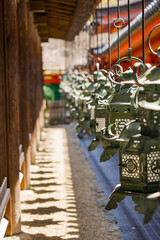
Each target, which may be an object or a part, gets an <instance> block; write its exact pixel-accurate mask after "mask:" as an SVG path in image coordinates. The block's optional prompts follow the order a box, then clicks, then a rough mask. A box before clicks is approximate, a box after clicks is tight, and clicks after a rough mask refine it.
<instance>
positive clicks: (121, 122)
mask: <svg viewBox="0 0 160 240" xmlns="http://www.w3.org/2000/svg"><path fill="white" fill-rule="evenodd" d="M130 121H131V120H130V119H126V118H122V119H115V131H116V134H117V135H119V134H120V133H121V131H122V130H123V128H124V126H125V125H126V124H127V123H128V122H130Z"/></svg>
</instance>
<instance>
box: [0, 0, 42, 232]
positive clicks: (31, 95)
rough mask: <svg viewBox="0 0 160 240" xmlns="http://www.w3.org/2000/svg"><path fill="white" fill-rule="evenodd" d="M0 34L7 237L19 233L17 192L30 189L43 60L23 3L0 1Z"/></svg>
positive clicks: (1, 172) (0, 162)
mask: <svg viewBox="0 0 160 240" xmlns="http://www.w3.org/2000/svg"><path fill="white" fill-rule="evenodd" d="M0 29H1V32H0V197H1V198H3V193H1V186H2V182H3V180H4V178H5V177H7V188H8V189H10V197H11V198H10V199H11V201H10V208H9V211H10V214H8V213H7V215H6V216H7V217H8V220H9V225H8V226H9V229H8V230H7V233H8V234H10V235H11V234H14V233H18V232H20V230H21V203H20V190H21V189H27V188H29V185H30V164H31V162H34V156H35V150H36V148H37V147H38V141H39V139H40V131H41V129H42V127H43V110H44V109H43V91H42V87H43V78H42V59H41V45H40V43H41V42H40V37H39V35H38V32H37V30H36V27H35V25H34V22H33V16H32V13H30V11H29V6H28V0H19V1H17V0H5V1H3V0H0ZM20 172H21V173H22V174H23V180H22V182H20V178H19V173H20ZM3 192H4V191H3ZM1 198H0V211H1ZM6 205H7V203H6ZM7 209H8V208H7ZM0 221H1V219H0Z"/></svg>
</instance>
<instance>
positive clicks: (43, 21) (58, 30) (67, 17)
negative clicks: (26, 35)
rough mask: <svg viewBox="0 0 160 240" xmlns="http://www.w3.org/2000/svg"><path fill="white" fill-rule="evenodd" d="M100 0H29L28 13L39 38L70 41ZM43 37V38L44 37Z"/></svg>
mask: <svg viewBox="0 0 160 240" xmlns="http://www.w3.org/2000/svg"><path fill="white" fill-rule="evenodd" d="M98 2H100V0H98V1H97V0H93V1H90V3H88V1H86V0H30V1H29V6H30V11H31V12H32V13H33V14H34V23H35V25H36V27H37V30H38V32H39V35H40V38H41V40H42V36H43V41H45V40H46V39H47V37H48V38H60V39H64V40H67V41H72V40H73V39H74V37H75V36H76V35H77V34H78V33H79V32H80V31H81V30H82V28H83V26H84V24H85V23H86V21H87V20H88V18H89V16H90V15H91V14H92V12H93V9H94V8H95V7H96V5H97V4H98ZM44 35H45V37H44Z"/></svg>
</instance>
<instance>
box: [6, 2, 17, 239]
mask: <svg viewBox="0 0 160 240" xmlns="http://www.w3.org/2000/svg"><path fill="white" fill-rule="evenodd" d="M3 4H4V30H5V44H6V45H5V56H6V81H5V90H6V103H7V120H8V121H7V155H8V179H9V187H10V190H11V204H12V233H13V234H14V233H18V232H20V230H21V223H20V222H21V220H20V219H21V207H20V181H19V85H18V77H19V76H18V74H19V69H18V66H19V61H18V36H17V0H5V1H3Z"/></svg>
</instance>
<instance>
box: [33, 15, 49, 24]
mask: <svg viewBox="0 0 160 240" xmlns="http://www.w3.org/2000/svg"><path fill="white" fill-rule="evenodd" d="M34 24H35V25H47V17H46V14H43V13H35V14H34Z"/></svg>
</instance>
